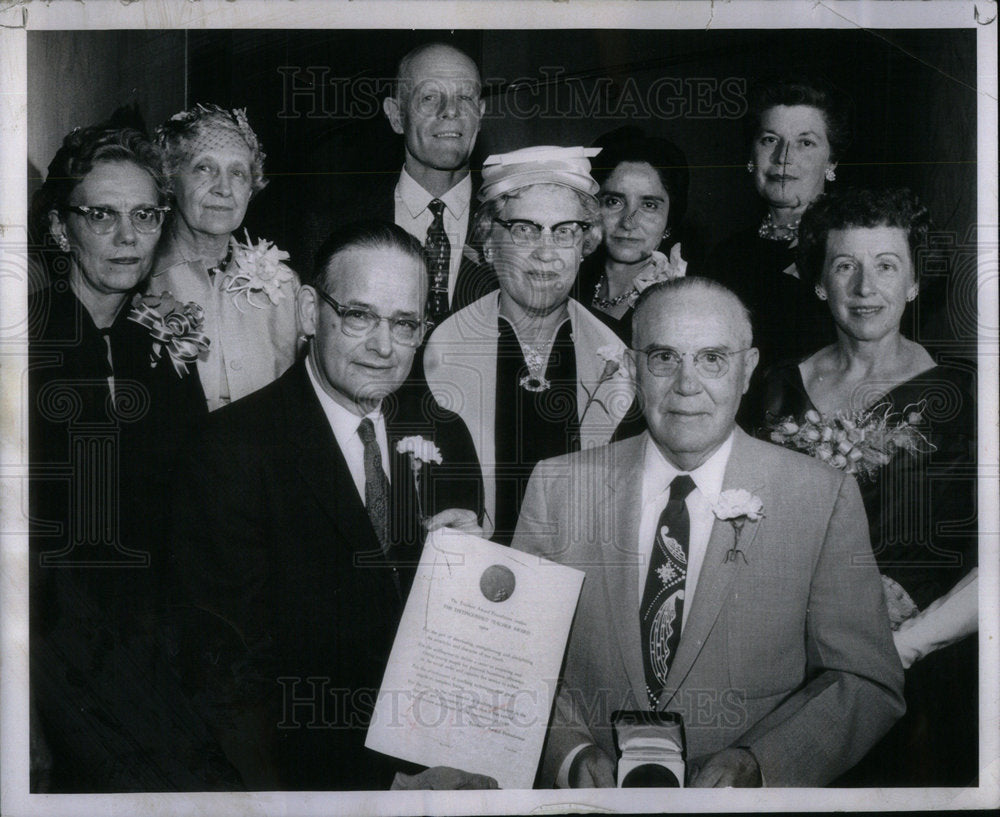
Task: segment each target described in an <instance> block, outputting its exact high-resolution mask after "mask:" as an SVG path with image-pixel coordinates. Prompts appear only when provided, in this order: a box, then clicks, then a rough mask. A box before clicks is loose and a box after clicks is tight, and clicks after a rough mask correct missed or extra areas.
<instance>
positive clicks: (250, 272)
mask: <svg viewBox="0 0 1000 817" xmlns="http://www.w3.org/2000/svg"><path fill="white" fill-rule="evenodd" d="M244 235H245V236H246V239H247V243H246V244H240V243H239V242H236V244H235V246H234V248H233V263H232V264H231V265H230V267H229V270H228V271H227V273H226V279H225V282H224V284H223V287H224V291H225V292H228V293H229V294H230V295H232V296H233V302H234V303H235V304H236V308H237V309H239V310H240V311H241V312H242V311H243V307H242V306H241V305H240V304H241V301H242V302H245V303H246V304H248V305H249V306H252V307H255V308H256V309H266V308H267V307H268V306H269V305H270V304H276V303H279V302H280V301H282V300H283V299H284V298H285V296H286V295H287V294H288V292H289V290H290V287H289V284H290V283H291V282H293V281H294V280H295V273H294V272H292V269H291V267H289V266H288V265H287V264H285V263H284V262H285V261H287V260H288V253H287V252H285V251H284V250H279V249H278V248H277V247H275V246H274V244H272V243H271V242H270V241H268V240H266V239H263V238H262V239H261V240H260V241H258V242H257V243H256V244H254V243H253V242H252V241H251V240H250V234H249V233H248V232H246V231H245V230H244Z"/></svg>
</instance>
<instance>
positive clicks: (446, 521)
mask: <svg viewBox="0 0 1000 817" xmlns="http://www.w3.org/2000/svg"><path fill="white" fill-rule="evenodd" d="M424 526H425V527H426V528H427V531H428V533H429V532H430V531H432V530H437V529H438V528H454V529H455V530H460V531H461V532H462V533H469V534H472V535H473V536H482V535H483V529H482V528H481V527H480V526H479V521H478V520H477V519H476V514H475V513H473V512H472V511H470V510H469V509H468V508H448V509H447V510H445V511H441V513H436V514H434V516H432V517H431V518H430V519H428V520H427V521H426V522H424Z"/></svg>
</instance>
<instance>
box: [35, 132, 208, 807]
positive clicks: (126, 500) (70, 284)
mask: <svg viewBox="0 0 1000 817" xmlns="http://www.w3.org/2000/svg"><path fill="white" fill-rule="evenodd" d="M166 197H167V194H166V185H165V182H164V177H163V167H162V155H161V153H160V151H159V150H158V149H157V148H156V147H155V146H154V145H153V144H151V143H150V142H149V141H148V140H147V139H146V138H145V137H144V136H143V135H142V134H141V133H139V132H138V131H135V130H131V129H127V128H125V129H117V128H105V127H102V126H97V127H91V128H84V129H79V128H78V129H76V130H74V131H73V132H72V133H70V134H69V135H68V136H67V137H66V138H65V139H64V140H63V145H62V147H61V148H60V149H59V151H58V153H57V154H56V156H55V158H54V159H53V160H52V163H51V164H50V165H49V169H48V177H47V179H46V181H45V183H44V185H43V186H42V188H41V189H40V190H39V191H38V193H37V194H36V200H35V202H34V207H35V208H36V210H38V211H41V212H45V213H46V214H47V218H48V224H49V234H50V236H51V239H52V240H53V241H54V243H55V245H56V246H57V247H58V249H59V252H60V261H61V263H60V264H53V267H54V268H57V269H61V270H62V274H61V275H60V277H58V278H56V279H55V280H53V281H52V283H51V285H50V286H49V287H47V288H45V289H42V290H39V291H38V292H36V293H34V294H33V295H32V296H31V297H30V299H29V323H30V352H29V353H30V356H31V359H32V363H31V367H30V370H29V409H28V419H29V423H30V462H31V473H30V477H31V494H30V496H31V519H32V527H31V552H32V560H31V597H30V610H31V693H32V707H33V713H32V714H33V718H32V731H33V735H34V736H35V737H38V736H42V735H43V736H44V741H45V743H46V744H47V746H48V749H49V750H50V757H51V765H48V764H46V766H47V767H46V768H36V769H35V770H34V772H35V777H34V780H33V783H32V785H33V787H34V790H36V791H37V790H48V791H76V792H88V791H141V790H145V791H159V790H171V789H189V790H197V789H201V788H211V787H213V786H214V785H215V784H216V783H217V782H218V781H221V780H222V778H224V777H225V776H226V773H225V771H224V769H225V767H224V765H219V766H218V767H216V768H213V764H214V762H215V760H217V758H218V755H217V754H214V753H213V751H212V749H211V741H210V739H209V738H208V735H207V732H205V730H204V728H203V727H202V726H201V723H200V720H199V719H198V717H197V716H196V715H195V714H194V713H193V711H192V710H191V709H190V706H189V704H188V703H187V702H186V701H185V700H184V698H183V696H182V695H181V694H180V692H179V687H178V686H177V684H176V682H175V680H174V679H173V678H172V676H171V674H170V671H169V669H168V668H167V665H166V662H165V661H164V660H163V656H162V654H161V653H160V652H159V650H158V648H157V636H158V635H159V634H160V633H161V632H162V630H161V627H160V623H161V622H160V621H159V620H158V616H159V614H160V613H161V611H162V607H161V605H160V602H161V601H162V598H161V597H160V593H161V591H162V590H163V588H164V583H163V582H164V575H163V570H164V568H165V559H164V552H163V548H162V545H163V538H162V537H163V534H164V530H165V528H166V526H167V522H168V517H167V511H166V509H167V508H168V507H169V497H170V491H171V479H172V468H173V454H174V452H175V451H176V450H177V448H178V445H179V443H180V441H181V440H182V439H183V438H184V437H185V436H186V435H187V433H188V432H189V431H190V428H191V426H192V425H193V424H194V423H196V422H197V421H198V419H199V418H200V417H201V416H202V415H203V414H205V408H204V396H203V394H202V390H201V385H200V382H199V379H198V372H197V367H196V360H197V352H198V349H200V348H201V347H202V346H203V345H204V344H205V342H206V341H205V339H204V337H203V336H202V335H201V333H200V331H199V329H200V314H199V313H198V310H197V309H196V308H194V306H193V305H192V304H188V305H179V304H176V303H174V302H173V301H172V300H171V299H168V298H167V297H166V296H164V297H163V298H160V299H150V298H143V297H142V296H141V295H140V294H139V292H140V291H141V288H142V287H143V285H144V284H145V282H146V279H147V277H148V275H149V271H150V269H151V267H152V263H153V252H154V249H155V247H156V243H157V241H158V240H159V237H160V229H161V226H162V224H163V220H164V215H165V214H166V212H167V210H168V209H169V208H168V207H167V206H166Z"/></svg>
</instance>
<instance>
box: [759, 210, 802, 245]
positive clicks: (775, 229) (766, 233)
mask: <svg viewBox="0 0 1000 817" xmlns="http://www.w3.org/2000/svg"><path fill="white" fill-rule="evenodd" d="M800 220H801V219H796V220H795V221H794V222H792V223H791V224H775V223H774V219H773V218H771V214H770V213H768V214H767V215H766V216H764V220H763V221H762V222H761V223H760V227H759V228H758V230H757V235H759V236H760V237H761V238H766V239H767V240H768V241H791V240H792V239H795V238H798V236H799V221H800Z"/></svg>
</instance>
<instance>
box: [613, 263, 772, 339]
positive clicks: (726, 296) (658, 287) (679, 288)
mask: <svg viewBox="0 0 1000 817" xmlns="http://www.w3.org/2000/svg"><path fill="white" fill-rule="evenodd" d="M694 292H702V293H705V294H706V295H708V296H710V297H711V296H714V297H713V300H714V301H715V302H717V303H718V308H719V309H720V310H724V311H726V312H728V313H729V316H730V318H731V325H732V326H733V327H734V329H735V331H736V332H737V338H738V339H739V341H740V346H742V347H744V348H748V347H750V346H753V325H752V323H751V320H750V310H749V309H747V307H746V305H745V304H744V303H743V301H741V300H740V299H739V296H738V295H737V294H736V293H735V292H733V291H732V290H731V289H729V288H728V287H726V286H723V285H722V284H720V283H719V282H718V281H713V280H712V279H711V278H702V277H700V276H697V275H692V276H686V277H684V278H675V279H674V280H672V281H664V282H663V283H660V284H654V285H653V286H651V287H648V288H647V289H645V290H644V291H643V293H642V295H640V296H639V300H638V301H637V302H636V305H635V309H634V310H633V311H632V339H633V340H632V342H633V345H634V347H635V348H636V349H642V348H643V345H644V344H646V343H648V341H645V340H641V339H640V329H641V323H642V321H641V319H640V316H641V314H642V313H643V312H645V311H646V310H647V309H650V308H654V309H655V308H656V306H657V303H656V302H657V301H658V300H659V299H660V298H678V297H680V298H685V297H687V295H686V294H685V293H688V294H692V293H694Z"/></svg>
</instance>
